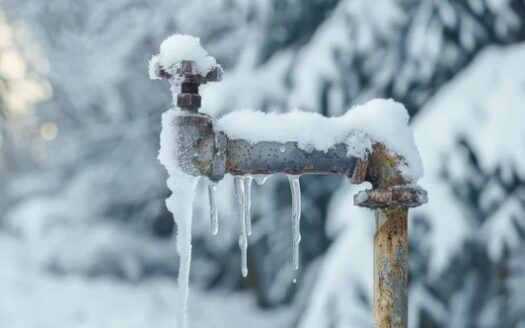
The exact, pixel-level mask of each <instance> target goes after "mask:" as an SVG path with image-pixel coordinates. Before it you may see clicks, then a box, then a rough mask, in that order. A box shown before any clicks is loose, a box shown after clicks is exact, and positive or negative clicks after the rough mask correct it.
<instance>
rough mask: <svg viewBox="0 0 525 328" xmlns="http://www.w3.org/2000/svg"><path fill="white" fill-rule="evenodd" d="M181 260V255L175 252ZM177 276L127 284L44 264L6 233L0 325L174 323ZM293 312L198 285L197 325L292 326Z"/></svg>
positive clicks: (0, 240) (159, 327)
mask: <svg viewBox="0 0 525 328" xmlns="http://www.w3.org/2000/svg"><path fill="white" fill-rule="evenodd" d="M174 259H175V256H174ZM176 295H177V288H176V284H175V281H174V280H173V279H168V278H151V279H148V280H144V281H140V282H137V283H127V282H123V281H122V280H118V279H112V278H110V277H100V278H89V277H82V276H77V275H56V274H51V273H48V272H45V271H43V270H40V269H38V267H37V266H36V265H35V263H33V262H32V261H31V254H30V251H29V250H28V248H27V247H26V245H24V244H23V243H22V242H21V241H20V240H18V239H16V238H14V237H12V236H8V235H5V234H0V327H2V328H62V327H64V328H77V327H78V328H80V327H86V328H88V327H89V328H99V327H100V328H104V327H108V328H118V327H126V328H138V327H144V328H146V327H148V328H149V327H156V328H163V327H169V328H174V327H176V325H175V312H176V309H175V306H176V305H175V304H176V302H175V298H176ZM289 313H290V312H289V311H287V310H286V309H284V310H283V309H281V310H278V311H275V310H274V311H262V310H261V309H259V308H257V307H256V304H255V302H254V299H253V297H251V296H250V295H248V294H247V293H233V294H232V293H228V294H226V293H225V294H222V293H220V292H214V291H199V290H196V289H192V290H191V293H190V302H189V313H188V314H189V324H190V326H191V327H194V328H199V327H233V328H234V327H243V328H244V327H289V326H290V324H289V323H288V321H289V320H290V315H289Z"/></svg>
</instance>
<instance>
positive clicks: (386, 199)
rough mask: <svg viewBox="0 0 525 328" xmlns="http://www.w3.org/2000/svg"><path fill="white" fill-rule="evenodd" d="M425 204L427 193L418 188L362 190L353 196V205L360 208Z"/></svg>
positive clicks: (398, 187) (397, 187) (402, 187)
mask: <svg viewBox="0 0 525 328" xmlns="http://www.w3.org/2000/svg"><path fill="white" fill-rule="evenodd" d="M426 202H427V192H426V191H425V190H423V189H421V188H420V187H417V186H416V187H406V186H394V187H388V188H378V189H372V190H364V191H361V192H359V193H357V195H355V196H354V204H355V205H357V206H361V207H368V208H378V207H387V206H406V207H416V206H419V205H422V204H425V203H426Z"/></svg>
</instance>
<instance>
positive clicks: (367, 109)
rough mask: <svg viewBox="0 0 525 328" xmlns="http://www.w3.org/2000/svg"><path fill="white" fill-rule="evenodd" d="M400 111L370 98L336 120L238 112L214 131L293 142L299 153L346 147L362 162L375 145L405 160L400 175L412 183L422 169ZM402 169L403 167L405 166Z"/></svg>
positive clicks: (253, 139) (393, 103) (309, 115)
mask: <svg viewBox="0 0 525 328" xmlns="http://www.w3.org/2000/svg"><path fill="white" fill-rule="evenodd" d="M408 120H409V116H408V113H407V111H406V109H405V107H404V106H403V105H402V104H401V103H398V102H396V101H394V100H392V99H374V100H371V101H369V102H367V103H365V104H362V105H357V106H354V107H352V108H350V109H349V110H348V111H347V112H346V113H345V114H344V115H342V116H339V117H325V116H322V115H320V114H318V113H313V112H303V111H299V110H293V111H291V112H289V113H284V114H280V113H275V112H271V113H264V112H259V111H248V110H245V111H237V112H231V113H229V114H226V115H224V116H223V117H222V118H220V119H219V120H218V121H217V124H216V127H217V129H219V130H222V131H224V132H225V133H226V134H228V135H229V136H230V137H232V138H236V139H245V140H247V141H249V142H259V141H275V142H288V141H295V142H297V143H298V145H299V147H300V148H302V149H304V150H311V149H312V148H313V149H316V150H320V151H327V150H328V149H330V148H331V147H333V146H334V145H335V144H337V143H346V144H347V146H348V149H349V155H353V156H357V157H364V156H365V155H366V153H367V152H368V151H370V150H371V147H372V143H374V142H380V143H383V144H385V145H386V146H387V148H388V149H390V150H391V151H393V152H395V153H397V154H399V155H401V156H403V157H404V159H405V161H406V163H401V164H402V165H401V166H400V168H401V169H402V172H403V174H404V175H405V176H406V177H407V178H409V179H410V180H413V181H416V180H417V179H419V178H420V177H421V176H422V174H423V166H422V164H421V159H420V157H419V153H418V150H417V148H416V146H415V143H414V137H413V134H412V130H411V129H410V127H409V126H408ZM404 164H406V165H404Z"/></svg>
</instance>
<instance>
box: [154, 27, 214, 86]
mask: <svg viewBox="0 0 525 328" xmlns="http://www.w3.org/2000/svg"><path fill="white" fill-rule="evenodd" d="M183 60H190V61H194V62H195V64H196V65H197V70H198V71H197V72H196V73H199V74H201V75H206V74H207V73H208V72H209V71H210V70H211V69H212V68H214V67H216V66H217V61H216V60H215V58H213V57H212V56H210V55H208V53H207V52H206V50H204V48H203V47H202V46H201V42H200V39H199V38H197V37H194V36H191V35H185V34H173V35H172V36H170V37H168V38H167V39H165V40H164V41H162V43H161V44H160V52H159V54H158V55H154V56H153V57H151V60H150V62H149V76H150V78H151V79H159V78H160V77H159V76H158V74H157V69H156V66H157V64H158V65H160V66H161V67H162V68H163V69H164V70H166V71H167V72H168V73H170V74H172V75H175V70H176V69H177V67H178V65H179V63H180V62H181V61H183Z"/></svg>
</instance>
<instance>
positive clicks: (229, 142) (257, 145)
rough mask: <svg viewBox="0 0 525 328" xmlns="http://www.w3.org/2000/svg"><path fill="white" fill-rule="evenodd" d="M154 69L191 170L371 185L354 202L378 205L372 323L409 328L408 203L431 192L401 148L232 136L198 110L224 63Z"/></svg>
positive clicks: (216, 176) (185, 166)
mask: <svg viewBox="0 0 525 328" xmlns="http://www.w3.org/2000/svg"><path fill="white" fill-rule="evenodd" d="M155 69H156V70H157V75H158V76H160V77H164V78H166V79H168V80H169V81H170V82H171V84H172V92H173V94H174V97H175V95H176V105H177V107H179V108H180V110H181V111H182V112H183V113H184V115H178V116H176V118H175V119H176V122H173V124H174V126H175V128H176V129H177V134H176V137H175V138H176V140H175V142H176V144H177V146H178V150H179V151H178V153H177V162H178V164H179V165H180V167H181V169H182V171H183V172H184V173H186V174H188V175H192V176H203V177H207V178H208V179H209V180H211V181H215V182H216V181H219V180H221V179H222V178H223V177H224V175H225V174H226V173H229V174H231V175H233V176H248V175H249V176H253V175H270V174H274V173H285V174H289V175H302V174H318V175H329V174H331V175H333V174H337V175H344V176H346V177H348V178H349V179H350V181H351V182H352V183H354V184H360V183H362V182H364V181H368V182H370V183H371V184H372V187H373V188H372V189H371V190H366V191H361V192H360V193H358V194H357V195H355V196H354V204H355V205H357V206H363V207H368V208H372V209H374V211H375V220H376V232H375V235H374V301H373V303H374V304H373V307H374V317H375V327H385V328H386V327H407V283H408V228H407V215H408V208H409V207H415V206H419V205H421V204H423V203H425V202H426V201H427V197H426V192H425V191H424V190H423V189H421V188H420V187H418V186H417V185H414V184H412V182H411V181H407V179H406V178H405V177H404V176H403V174H402V172H401V169H400V168H399V165H398V163H400V162H401V161H402V157H401V155H399V154H396V153H394V152H392V151H391V150H390V149H388V148H387V147H386V146H385V145H384V144H383V143H376V144H374V145H373V146H372V150H371V151H370V152H369V153H368V156H366V158H364V159H363V158H357V157H353V156H348V146H347V145H346V144H344V143H339V144H335V145H334V146H333V147H331V148H330V149H328V150H327V151H326V152H325V151H320V150H311V151H306V150H304V149H301V148H300V147H299V146H298V143H297V142H274V141H259V142H254V143H253V142H249V141H247V140H243V139H233V138H231V137H229V136H228V135H227V134H226V133H225V132H223V131H218V130H216V129H214V121H213V119H212V118H211V117H210V116H209V115H207V114H204V113H200V112H199V108H200V106H201V96H200V95H199V85H200V84H204V83H207V82H214V81H220V80H221V77H222V68H221V67H220V66H218V65H217V66H215V67H213V69H211V70H210V71H209V72H208V73H207V74H206V75H205V76H203V75H201V74H200V73H199V71H198V69H197V67H196V63H195V62H193V61H186V60H185V61H181V62H180V65H179V66H178V68H177V69H176V71H175V72H176V74H170V73H168V72H167V71H166V70H164V69H163V68H162V67H161V66H159V65H157V67H156V68H155Z"/></svg>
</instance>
